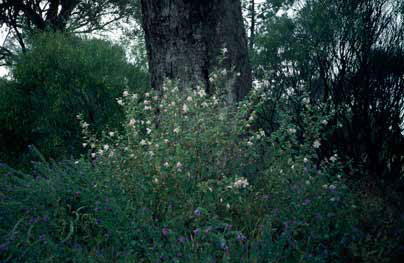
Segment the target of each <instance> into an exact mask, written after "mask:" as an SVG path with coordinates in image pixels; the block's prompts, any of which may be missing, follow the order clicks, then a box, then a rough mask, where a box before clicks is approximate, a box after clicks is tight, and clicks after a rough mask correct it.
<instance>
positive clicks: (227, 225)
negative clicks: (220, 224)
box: [224, 224, 233, 231]
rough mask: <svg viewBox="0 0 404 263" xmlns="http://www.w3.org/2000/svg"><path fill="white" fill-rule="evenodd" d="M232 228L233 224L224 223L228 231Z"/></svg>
mask: <svg viewBox="0 0 404 263" xmlns="http://www.w3.org/2000/svg"><path fill="white" fill-rule="evenodd" d="M232 228H233V226H232V225H231V224H225V225H224V229H225V230H226V231H230V230H231V229H232Z"/></svg>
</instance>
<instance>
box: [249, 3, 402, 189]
mask: <svg viewBox="0 0 404 263" xmlns="http://www.w3.org/2000/svg"><path fill="white" fill-rule="evenodd" d="M400 5H401V4H400V3H399V1H385V0H372V1H328V0H312V1H306V2H305V3H303V4H301V5H300V6H299V8H298V9H297V10H295V11H294V15H293V16H287V15H283V16H281V17H278V16H275V15H273V14H272V11H268V12H267V15H268V16H267V17H265V16H264V17H265V19H264V20H263V22H262V24H261V26H260V27H259V34H257V36H256V41H255V49H254V50H253V52H252V63H253V68H254V74H255V76H256V77H257V79H258V80H261V82H263V83H264V86H265V87H266V89H267V90H268V93H269V94H270V98H272V99H270V100H267V103H265V104H263V105H262V107H261V109H260V113H259V121H258V123H257V125H258V127H262V128H264V129H265V131H266V132H267V133H271V132H273V131H274V130H276V129H277V128H278V127H279V121H280V120H281V117H280V115H279V113H280V112H285V110H286V111H287V112H288V114H289V115H291V116H293V117H292V118H291V121H292V122H293V125H295V126H297V127H299V128H300V130H301V132H304V129H305V126H304V125H303V122H302V119H301V118H300V114H301V109H302V103H301V100H300V99H301V97H302V96H305V97H309V99H310V104H311V105H312V106H313V107H315V108H316V110H321V111H323V112H327V113H328V114H330V115H332V118H329V119H328V125H326V128H327V136H326V135H325V134H323V139H324V141H323V144H322V147H321V152H322V158H329V157H330V156H331V155H332V154H333V153H334V151H338V153H339V154H340V156H341V157H343V158H344V159H345V161H346V162H348V161H351V162H352V163H353V164H354V166H355V168H356V172H355V173H352V174H351V176H350V177H351V179H352V180H364V178H366V177H372V178H374V179H375V180H378V185H379V186H380V187H381V188H384V190H385V191H389V190H388V189H390V188H391V187H393V188H395V190H396V191H402V188H403V184H402V180H401V179H400V178H402V176H403V170H402V167H403V164H404V158H403V155H404V152H403V150H402V149H404V148H403V145H404V144H403V143H404V137H403V135H402V134H403V132H402V131H403V128H402V123H403V114H402V112H403V110H404V100H403V97H402V94H403V92H404V83H403V81H402V77H401V76H402V74H403V70H404V63H403V62H404V60H403V59H402V58H403V53H404V50H403V45H402V43H403V40H404V39H403V34H402V32H403V30H404V28H403V27H402V25H403V24H402V23H400V21H401V19H400V18H399V17H398V14H399V8H400ZM267 80H268V81H267ZM269 81H270V82H269ZM265 82H266V83H267V84H265ZM268 83H270V84H271V85H268ZM280 101H282V102H280ZM400 149H401V150H400ZM365 180H366V179H365Z"/></svg>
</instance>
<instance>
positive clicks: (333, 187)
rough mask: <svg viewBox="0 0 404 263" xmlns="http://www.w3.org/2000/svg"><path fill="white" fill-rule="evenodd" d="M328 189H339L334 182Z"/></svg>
mask: <svg viewBox="0 0 404 263" xmlns="http://www.w3.org/2000/svg"><path fill="white" fill-rule="evenodd" d="M328 189H330V190H335V189H337V187H336V186H335V185H333V184H332V185H330V186H329V187H328Z"/></svg>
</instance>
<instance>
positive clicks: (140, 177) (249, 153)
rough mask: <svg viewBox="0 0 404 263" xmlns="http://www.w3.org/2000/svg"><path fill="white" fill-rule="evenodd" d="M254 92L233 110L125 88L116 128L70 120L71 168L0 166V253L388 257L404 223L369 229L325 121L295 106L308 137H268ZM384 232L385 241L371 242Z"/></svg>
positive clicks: (291, 133) (170, 86)
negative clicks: (75, 156) (328, 147)
mask: <svg viewBox="0 0 404 263" xmlns="http://www.w3.org/2000/svg"><path fill="white" fill-rule="evenodd" d="M263 92H264V89H262V88H261V87H260V86H257V87H256V88H255V89H254V90H253V91H252V92H251V95H250V97H249V98H248V99H247V100H246V101H243V102H241V103H240V104H239V105H237V106H234V105H228V104H227V102H226V100H225V98H223V97H222V96H219V95H218V94H220V93H221V92H220V90H218V94H215V95H213V96H211V97H208V96H207V95H206V93H205V91H204V90H203V89H201V88H198V87H196V88H195V89H190V90H179V89H178V88H177V87H176V85H175V83H173V82H167V84H166V86H165V87H164V89H163V90H162V91H161V92H160V93H159V92H154V91H150V92H146V93H143V94H142V93H134V92H131V91H127V90H125V91H124V92H123V93H122V95H121V96H119V97H118V98H117V99H116V103H117V104H118V105H119V106H120V107H122V109H123V111H124V112H125V116H126V117H125V121H124V127H125V128H124V130H123V131H119V130H116V129H106V130H104V131H103V133H102V134H101V135H100V134H97V133H93V132H92V131H91V124H89V123H88V121H87V120H86V117H85V116H84V115H79V116H78V118H79V120H78V122H80V127H81V129H82V134H83V137H84V142H83V144H82V146H83V148H84V149H85V151H86V154H85V155H84V156H83V158H82V159H81V160H78V161H65V162H59V163H56V162H53V163H48V162H46V160H45V158H43V157H42V158H41V159H42V161H41V162H39V163H36V167H35V169H34V173H33V175H32V176H31V175H20V173H18V172H16V171H12V170H10V169H9V168H7V167H3V168H2V169H3V170H2V171H0V172H3V173H6V174H7V176H4V175H3V176H2V177H1V180H2V184H1V186H0V187H2V188H1V192H0V193H5V194H2V195H0V201H1V204H2V208H3V209H2V210H3V211H5V212H4V213H2V214H1V215H0V216H1V217H0V219H1V224H0V231H1V232H0V234H1V243H0V244H1V246H0V248H1V251H0V259H2V260H4V261H6V262H7V261H13V260H14V261H32V260H33V259H38V260H42V259H45V258H48V259H49V261H54V262H60V261H61V260H62V261H68V260H71V261H73V262H81V261H90V260H98V261H103V262H111V261H118V262H218V261H220V262H240V261H246V262H353V261H359V260H372V259H374V261H375V262H376V261H377V260H380V261H381V260H389V259H390V260H391V259H392V258H393V256H392V255H393V254H397V253H395V252H394V249H396V250H398V249H399V247H400V246H399V241H400V238H401V237H402V233H403V231H402V228H398V229H395V228H394V226H396V225H394V224H392V225H391V227H388V228H384V229H386V231H384V232H378V231H377V230H375V228H371V229H370V230H369V226H372V224H364V222H365V219H366V218H373V217H368V216H369V213H368V212H367V211H366V209H367V208H368V207H366V206H363V204H362V202H360V200H358V199H357V198H356V195H355V194H354V193H352V191H351V190H350V189H349V187H347V184H346V182H347V181H346V177H347V175H346V174H345V173H344V171H346V170H349V169H351V168H350V165H349V163H344V162H341V158H340V156H338V153H335V154H333V155H332V156H329V157H327V158H326V159H324V158H323V156H322V155H321V154H320V152H319V148H320V147H321V144H322V143H323V141H322V135H323V133H324V132H323V130H324V126H325V125H326V124H325V123H326V121H327V118H329V116H327V115H324V114H321V113H320V111H318V110H316V109H314V108H313V107H311V106H310V105H309V104H308V103H307V100H304V101H305V103H304V104H305V106H304V108H303V110H302V113H301V114H302V116H301V117H302V120H303V121H304V123H305V130H304V131H302V129H301V128H300V127H297V126H293V125H292V124H291V122H290V120H289V118H288V117H287V115H286V114H285V116H283V117H282V119H283V121H281V122H280V124H279V129H278V130H277V131H276V132H274V133H272V134H271V135H267V134H266V133H265V132H264V131H263V130H256V128H255V125H256V118H257V110H258V109H257V108H256V106H257V103H256V101H257V100H259V99H260V98H261V99H262V98H263V97H265V96H264V94H263ZM303 99H304V98H303ZM33 149H34V150H35V148H33ZM39 156H40V155H39ZM10 171H11V172H12V173H9V172H10ZM11 174H12V176H10V175H11ZM373 211H380V210H377V209H376V208H374V209H373ZM388 218H390V216H389V217H388ZM389 222H393V221H391V220H389ZM393 229H394V230H396V231H397V232H396V234H397V235H398V236H397V239H394V240H391V241H390V242H388V243H383V242H384V241H386V239H385V238H384V237H383V236H382V237H380V236H378V235H377V234H375V233H383V235H384V234H385V233H392V232H391V230H393ZM374 251H377V256H376V255H375V254H374V253H375V252H374ZM387 251H388V252H387ZM371 255H373V258H372V256H371ZM52 256H53V257H52Z"/></svg>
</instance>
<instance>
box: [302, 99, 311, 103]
mask: <svg viewBox="0 0 404 263" xmlns="http://www.w3.org/2000/svg"><path fill="white" fill-rule="evenodd" d="M302 102H303V103H304V104H309V103H310V99H309V98H303V99H302Z"/></svg>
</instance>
